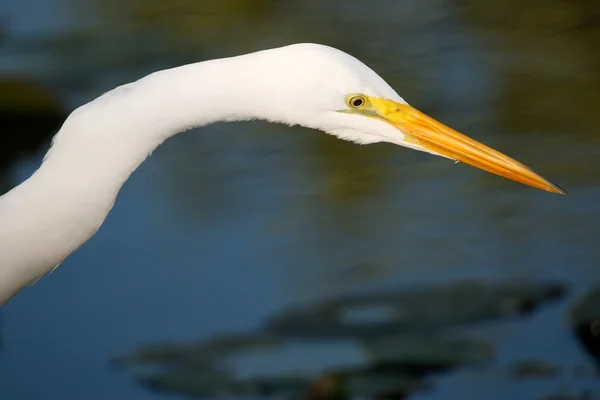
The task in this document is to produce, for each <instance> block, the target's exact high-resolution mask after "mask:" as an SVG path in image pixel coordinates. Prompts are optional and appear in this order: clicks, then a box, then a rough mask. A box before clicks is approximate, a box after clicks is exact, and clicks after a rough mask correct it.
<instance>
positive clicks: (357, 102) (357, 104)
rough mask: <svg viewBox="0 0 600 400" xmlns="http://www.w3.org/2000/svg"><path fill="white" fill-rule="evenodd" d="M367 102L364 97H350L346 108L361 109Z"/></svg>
mask: <svg viewBox="0 0 600 400" xmlns="http://www.w3.org/2000/svg"><path fill="white" fill-rule="evenodd" d="M366 102H367V100H366V99H365V97H364V96H352V97H350V98H349V99H348V107H350V108H361V107H362V106H364V105H365V103H366Z"/></svg>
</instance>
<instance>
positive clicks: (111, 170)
mask: <svg viewBox="0 0 600 400" xmlns="http://www.w3.org/2000/svg"><path fill="white" fill-rule="evenodd" d="M252 119H262V120H267V121H271V122H279V123H284V124H288V125H302V126H305V127H308V128H315V129H319V130H322V131H325V132H327V133H329V134H332V135H335V136H337V137H339V138H341V139H345V140H350V141H354V142H356V143H359V144H367V143H375V142H389V143H394V144H398V145H401V146H405V147H409V148H412V149H416V150H421V151H426V152H429V153H432V154H434V155H438V156H443V157H447V158H450V159H453V160H457V161H462V162H465V163H467V164H471V165H473V166H475V167H478V168H481V169H483V170H485V171H488V172H491V173H494V174H497V175H501V176H504V177H507V178H510V179H513V180H515V181H518V182H521V183H524V184H527V185H530V186H533V187H536V188H539V189H543V190H546V191H549V192H554V193H560V194H564V193H565V192H564V191H563V190H562V189H560V188H559V187H557V186H556V185H554V184H552V183H551V182H549V181H547V180H546V179H544V178H542V177H541V176H539V175H537V174H536V173H534V172H532V171H531V170H530V169H529V168H527V167H525V166H524V165H522V164H520V163H518V162H517V161H515V160H513V159H511V158H509V157H507V156H505V155H503V154H501V153H499V152H497V151H495V150H493V149H491V148H489V147H487V146H485V145H483V144H481V143H478V142H476V141H474V140H472V139H470V138H468V137H466V136H464V135H462V134H460V133H458V132H456V131H454V130H452V129H451V128H449V127H447V126H445V125H443V124H441V123H440V122H437V121H435V120H434V119H432V118H430V117H428V116H426V115H425V114H423V113H421V112H420V111H417V110H416V109H415V108H413V107H411V106H409V105H408V104H407V103H406V101H404V100H403V99H402V97H400V96H399V95H398V94H397V93H396V92H395V91H394V90H393V89H392V88H391V87H390V86H389V85H388V84H387V83H386V82H385V81H384V80H383V79H382V78H381V77H380V76H379V75H377V74H376V73H375V72H373V71H372V70H371V69H370V68H369V67H367V66H366V65H365V64H363V63H362V62H360V61H359V60H357V59H356V58H354V57H352V56H350V55H348V54H346V53H344V52H342V51H340V50H337V49H334V48H331V47H328V46H323V45H317V44H295V45H290V46H286V47H281V48H276V49H270V50H264V51H259V52H255V53H250V54H246V55H241V56H237V57H232V58H225V59H217V60H210V61H205V62H199V63H194V64H189V65H184V66H181V67H177V68H173V69H167V70H163V71H159V72H155V73H152V74H150V75H148V76H146V77H144V78H142V79H140V80H138V81H136V82H133V83H129V84H126V85H123V86H120V87H117V88H116V89H114V90H111V91H109V92H107V93H105V94H103V95H102V96H100V97H98V98H97V99H95V100H93V101H91V102H90V103H88V104H85V105H83V106H81V107H79V108H78V109H76V110H75V111H74V112H73V113H72V114H71V115H70V116H69V117H68V118H67V119H66V121H65V122H64V124H63V126H62V127H61V129H60V130H59V132H58V133H57V134H56V136H55V137H54V139H53V142H52V146H51V148H50V150H49V151H48V153H47V154H46V156H45V157H44V160H43V162H42V164H41V166H40V168H39V169H38V170H37V171H36V172H35V173H34V174H33V175H32V176H31V177H30V178H29V179H27V180H26V181H25V182H23V183H22V184H21V185H19V186H17V187H15V188H14V189H13V190H11V191H10V192H8V193H7V194H5V195H4V196H2V197H1V198H0V305H2V304H4V303H5V302H6V301H7V300H8V299H10V298H11V297H12V296H13V295H15V294H16V293H17V292H18V291H19V290H20V289H21V288H23V287H24V286H26V285H28V284H31V283H32V282H35V281H36V280H37V279H39V278H40V277H41V276H43V275H44V274H46V273H48V272H49V271H51V270H52V269H54V268H55V267H57V266H58V265H59V264H60V263H61V262H62V261H63V260H64V259H65V258H66V257H67V256H68V255H69V254H71V253H72V252H73V251H75V250H76V249H77V248H79V247H80V246H81V245H82V244H83V243H85V242H86V241H87V240H88V239H89V238H90V237H91V236H92V235H94V233H95V232H96V231H97V230H98V229H99V228H100V226H101V225H102V223H103V221H104V219H105V217H106V216H107V214H108V212H109V211H110V209H111V208H112V206H113V204H114V202H115V199H116V196H117V193H118V192H119V190H120V188H121V186H122V185H123V183H124V182H125V181H126V180H127V179H128V177H129V176H130V174H131V173H132V172H133V171H134V170H135V169H136V168H137V167H138V166H139V165H140V164H141V163H142V162H143V161H144V159H146V157H148V155H149V154H150V153H151V152H152V151H153V150H154V149H155V148H156V147H157V146H159V145H160V144H161V143H162V142H163V141H164V140H165V139H167V138H168V137H170V136H173V135H175V134H176V133H178V132H181V131H184V130H186V129H189V128H192V127H200V126H204V125H208V124H211V123H214V122H218V121H241V120H252Z"/></svg>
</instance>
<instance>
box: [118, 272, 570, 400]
mask: <svg viewBox="0 0 600 400" xmlns="http://www.w3.org/2000/svg"><path fill="white" fill-rule="evenodd" d="M564 292H565V287H564V286H563V285H560V284H552V283H533V282H515V283H498V284H491V283H484V282H475V281H470V282H459V283H456V284H449V285H439V286H429V287H422V288H420V289H413V290H401V291H398V290H395V291H390V292H387V293H385V292H374V293H363V294H356V295H348V296H346V297H344V298H331V299H324V300H321V301H318V302H315V303H314V304H311V305H305V306H302V307H290V308H288V309H284V310H282V311H281V312H279V313H278V314H277V315H275V316H273V317H270V318H267V320H266V321H265V323H264V325H263V329H262V330H258V331H255V332H250V333H238V334H230V335H221V336H217V337H215V338H213V339H209V340H202V341H198V342H192V343H161V344H155V345H146V346H143V347H141V348H139V349H138V350H135V351H134V352H133V353H131V354H130V355H127V356H122V357H117V358H115V359H114V360H113V361H114V364H115V365H117V366H119V367H127V368H133V369H134V371H135V370H139V369H140V367H145V368H144V369H145V370H148V367H149V366H152V367H153V368H152V370H153V371H154V372H141V373H140V372H138V373H135V375H134V376H135V379H136V380H137V381H138V382H139V383H140V384H142V385H144V386H146V387H148V388H151V389H154V390H159V391H167V392H175V393H181V394H187V395H195V396H216V395H218V394H224V393H227V394H229V395H249V394H254V395H284V394H285V395H288V396H292V398H298V397H299V396H301V395H302V394H304V395H308V396H309V397H310V398H327V399H334V398H339V397H343V398H346V397H350V396H367V397H369V398H383V397H393V398H403V397H404V396H406V395H408V394H409V393H412V392H414V391H417V390H422V389H424V388H428V387H429V385H428V384H426V378H427V377H429V376H431V375H433V374H440V373H444V372H448V371H451V370H454V369H456V368H460V367H462V366H466V365H472V364H481V363H483V362H486V361H490V360H491V359H492V357H493V353H494V351H493V346H492V344H491V343H489V342H488V341H485V340H480V339H475V338H473V337H470V336H468V335H466V334H465V333H464V332H463V333H462V334H460V333H457V332H456V330H457V328H460V326H462V325H465V324H468V326H473V324H475V323H483V322H489V321H494V322H496V323H497V322H499V321H500V320H502V319H506V318H511V317H514V316H520V315H532V313H533V312H534V311H535V310H536V309H538V308H539V306H540V305H541V304H542V303H544V302H547V301H549V300H552V299H560V298H561V297H562V296H563V295H564ZM474 296H475V297H476V298H477V299H478V300H479V301H477V302H473V301H472V299H473V297H474ZM453 331H454V332H453ZM348 349H351V350H354V356H353V357H350V358H348V355H347V354H348V353H349V351H348ZM336 350H337V351H336ZM344 350H345V351H344ZM336 353H337V354H336ZM344 353H346V357H345V358H346V359H345V360H344ZM351 353H352V352H350V354H351ZM340 356H341V358H340ZM522 375H524V374H522Z"/></svg>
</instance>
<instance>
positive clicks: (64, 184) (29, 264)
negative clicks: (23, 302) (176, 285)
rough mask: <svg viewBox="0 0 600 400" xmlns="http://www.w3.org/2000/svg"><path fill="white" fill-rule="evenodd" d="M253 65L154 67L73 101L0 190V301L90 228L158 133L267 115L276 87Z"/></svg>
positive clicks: (245, 61) (233, 61)
mask: <svg viewBox="0 0 600 400" xmlns="http://www.w3.org/2000/svg"><path fill="white" fill-rule="evenodd" d="M255 54H256V53H255ZM256 64H257V63H253V62H251V57H249V56H242V57H236V58H230V59H222V60H214V61H207V62H203V63H197V64H190V65H186V66H183V67H178V68H174V69H170V70H164V71H160V72H157V73H153V74H151V75H148V76H147V77H145V78H142V79H140V80H139V81H137V82H134V83H130V84H127V85H124V86H121V87H118V88H116V89H114V90H112V91H110V92H107V93H105V94H104V95H102V96H101V97H99V98H97V99H96V100H94V101H92V102H90V103H88V104H86V105H84V106H82V107H80V108H78V109H77V110H75V111H74V112H73V113H72V114H71V115H70V116H69V118H68V119H67V120H66V121H65V123H64V125H63V127H62V128H61V129H60V131H59V132H58V134H57V135H56V136H55V138H54V141H53V145H52V147H51V149H50V150H49V152H48V154H47V155H46V157H45V158H44V161H43V163H42V165H41V167H40V168H39V169H38V170H37V171H36V172H35V173H34V174H33V175H32V176H31V177H30V178H29V179H28V180H26V181H25V182H24V183H23V184H21V185H19V186H18V187H16V188H14V189H13V190H11V191H10V192H8V193H7V194H5V195H4V196H2V197H0V305H1V304H3V303H4V302H5V301H7V300H8V299H9V298H10V297H12V295H14V294H15V293H16V292H17V291H18V290H20V289H21V288H22V287H23V286H25V285H26V284H28V283H30V282H31V281H34V280H36V279H37V278H39V277H40V276H42V275H43V274H45V273H46V272H48V271H50V270H51V269H52V268H53V267H55V266H56V265H57V264H59V263H60V262H62V260H63V259H64V258H66V257H67V256H68V255H69V254H70V253H71V252H73V251H75V250H76V249H77V248H78V247H79V246H81V245H82V244H83V243H85V242H86V241H87V240H88V239H89V238H90V237H91V236H92V235H93V234H94V233H95V232H96V231H97V230H98V228H99V227H100V225H101V224H102V223H103V221H104V219H105V218H106V216H107V214H108V212H109V211H110V209H111V208H112V206H113V204H114V201H115V198H116V196H117V193H118V191H119V190H120V188H121V187H122V185H123V184H124V183H125V181H126V180H127V179H128V178H129V176H130V175H131V173H132V172H133V171H134V170H135V169H136V168H137V167H138V166H139V165H140V164H141V163H142V162H143V161H144V160H145V159H146V157H148V155H149V154H150V153H151V152H152V151H153V150H154V149H155V148H156V147H157V146H159V145H160V144H161V143H162V142H163V141H164V140H165V139H167V138H168V137H170V136H172V135H174V134H176V133H178V132H181V131H184V130H186V129H189V128H192V127H198V126H203V125H207V124H210V123H212V122H215V121H233V120H248V119H253V118H256V117H258V115H260V116H261V118H263V119H270V120H276V119H277V118H276V116H269V115H265V110H269V109H277V103H276V99H277V89H276V87H274V85H265V82H266V81H265V79H267V81H268V75H269V72H268V71H264V70H262V69H258V67H257V66H256ZM263 65H264V64H263ZM233 77H235V78H233ZM275 86H276V85H275ZM261 92H262V93H265V94H266V95H261V96H257V95H256V94H257V93H261ZM256 99H261V101H262V103H260V104H257V103H256ZM269 99H274V100H275V102H274V103H273V104H269V105H267V104H265V103H264V102H265V101H270V100H269ZM259 110H261V113H260V114H259V113H258V111H259ZM267 112H268V111H267ZM282 122H285V121H282Z"/></svg>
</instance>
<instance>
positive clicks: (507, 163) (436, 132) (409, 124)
mask: <svg viewBox="0 0 600 400" xmlns="http://www.w3.org/2000/svg"><path fill="white" fill-rule="evenodd" d="M368 100H369V102H370V104H368V105H367V106H369V105H370V107H369V108H371V110H370V111H371V112H372V113H373V114H374V116H375V115H376V116H377V117H378V118H381V119H382V120H384V121H386V122H388V123H389V124H391V125H393V126H394V127H396V128H398V129H399V130H400V131H402V133H404V135H405V136H406V142H408V143H410V144H414V145H417V146H419V147H422V148H424V149H427V150H429V151H432V152H434V153H437V154H441V155H443V156H446V157H449V158H451V159H453V160H457V161H461V162H464V163H466V164H470V165H472V166H474V167H477V168H480V169H482V170H484V171H487V172H491V173H492V174H496V175H500V176H503V177H505V178H508V179H512V180H514V181H517V182H521V183H524V184H525V185H529V186H533V187H535V188H538V189H542V190H546V191H548V192H552V193H558V194H566V192H565V191H564V190H563V189H561V188H560V187H558V186H556V185H555V184H553V183H552V182H550V181H548V180H547V179H544V178H542V177H541V176H539V175H538V174H536V173H535V172H533V171H532V170H530V169H529V168H527V167H526V166H525V165H523V164H521V163H519V162H517V161H515V160H513V159H512V158H510V157H507V156H505V155H504V154H502V153H500V152H498V151H496V150H494V149H492V148H490V147H488V146H486V145H484V144H481V143H479V142H477V141H475V140H473V139H471V138H469V137H467V136H465V135H463V134H461V133H459V132H457V131H455V130H454V129H452V128H449V127H447V126H446V125H444V124H442V123H440V122H438V121H436V120H435V119H433V118H431V117H429V116H427V115H425V114H423V113H422V112H420V111H419V110H417V109H415V108H413V107H411V106H409V105H407V104H401V103H397V102H395V101H392V100H386V99H380V98H374V97H369V99H368Z"/></svg>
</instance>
